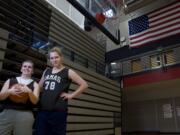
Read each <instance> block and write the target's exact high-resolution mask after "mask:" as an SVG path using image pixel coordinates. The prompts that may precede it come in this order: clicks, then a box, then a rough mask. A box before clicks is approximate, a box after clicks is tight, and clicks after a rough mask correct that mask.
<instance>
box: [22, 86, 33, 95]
mask: <svg viewBox="0 0 180 135" xmlns="http://www.w3.org/2000/svg"><path fill="white" fill-rule="evenodd" d="M21 91H22V92H24V93H31V92H32V90H31V89H29V87H28V86H26V85H23V86H22V87H21Z"/></svg>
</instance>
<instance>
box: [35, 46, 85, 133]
mask: <svg viewBox="0 0 180 135" xmlns="http://www.w3.org/2000/svg"><path fill="white" fill-rule="evenodd" d="M49 58H50V62H51V64H52V68H47V69H46V70H45V71H44V73H43V76H42V78H41V80H40V82H39V85H40V87H41V88H42V94H41V98H40V105H41V107H40V112H39V113H38V115H37V119H36V120H37V121H36V126H37V127H36V135H65V134H66V119H67V108H68V104H67V101H68V100H70V99H72V98H74V97H76V96H78V95H79V94H80V93H82V92H83V91H84V90H85V89H86V88H87V83H86V81H85V80H83V79H82V78H81V77H80V76H79V75H78V74H77V73H76V72H75V71H73V70H72V69H69V68H67V67H65V66H64V65H63V63H62V61H63V60H62V59H63V58H62V54H61V51H60V49H59V48H57V47H54V48H52V49H51V50H50V51H49ZM72 81H73V82H74V83H76V84H77V85H78V86H79V87H78V88H77V89H76V90H75V91H74V92H71V93H68V89H69V86H70V84H71V82H72Z"/></svg>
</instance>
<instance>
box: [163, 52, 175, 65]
mask: <svg viewBox="0 0 180 135" xmlns="http://www.w3.org/2000/svg"><path fill="white" fill-rule="evenodd" d="M164 63H165V65H171V64H174V63H175V57H174V53H173V51H168V52H165V53H164Z"/></svg>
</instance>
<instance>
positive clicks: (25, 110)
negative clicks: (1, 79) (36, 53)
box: [0, 60, 39, 135]
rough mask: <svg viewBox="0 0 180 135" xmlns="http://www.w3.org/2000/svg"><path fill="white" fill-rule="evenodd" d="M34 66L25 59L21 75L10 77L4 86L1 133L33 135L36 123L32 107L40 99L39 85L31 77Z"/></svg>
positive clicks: (0, 97) (3, 134)
mask: <svg viewBox="0 0 180 135" xmlns="http://www.w3.org/2000/svg"><path fill="white" fill-rule="evenodd" d="M33 66H34V64H33V62H32V61H30V60H27V61H24V62H23V63H22V66H21V73H22V74H21V76H20V77H16V78H11V79H8V80H7V81H6V82H5V83H4V86H3V87H2V90H1V92H0V100H2V102H3V109H2V110H1V112H0V135H12V134H13V135H32V126H33V123H34V117H33V113H32V108H33V105H34V104H36V103H37V102H38V99H39V85H38V84H37V82H35V81H34V80H33V79H31V76H32V74H33Z"/></svg>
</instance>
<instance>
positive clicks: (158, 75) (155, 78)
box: [123, 67, 180, 87]
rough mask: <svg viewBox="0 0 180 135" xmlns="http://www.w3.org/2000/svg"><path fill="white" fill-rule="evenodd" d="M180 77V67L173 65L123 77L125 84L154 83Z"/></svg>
mask: <svg viewBox="0 0 180 135" xmlns="http://www.w3.org/2000/svg"><path fill="white" fill-rule="evenodd" d="M176 78H180V67H171V68H168V69H165V70H164V69H162V70H161V69H160V70H155V71H151V72H145V73H141V74H136V75H132V76H125V77H124V78H123V86H124V87H130V86H137V85H141V84H147V83H154V82H159V81H164V80H172V79H176Z"/></svg>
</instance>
